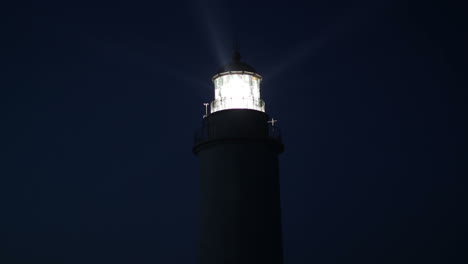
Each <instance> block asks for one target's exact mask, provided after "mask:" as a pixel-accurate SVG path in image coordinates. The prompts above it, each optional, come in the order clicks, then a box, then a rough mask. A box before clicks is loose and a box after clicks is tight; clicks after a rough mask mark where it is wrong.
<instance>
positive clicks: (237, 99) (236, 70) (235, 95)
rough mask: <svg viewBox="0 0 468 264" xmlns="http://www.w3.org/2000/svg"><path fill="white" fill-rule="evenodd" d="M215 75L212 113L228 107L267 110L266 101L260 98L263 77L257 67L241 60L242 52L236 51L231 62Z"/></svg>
mask: <svg viewBox="0 0 468 264" xmlns="http://www.w3.org/2000/svg"><path fill="white" fill-rule="evenodd" d="M218 72H219V73H218V74H216V75H215V76H213V84H214V88H215V89H214V90H215V91H214V92H215V96H214V101H213V102H211V107H210V108H211V113H214V112H217V111H221V110H227V109H252V110H257V111H261V112H265V102H263V100H262V99H261V98H260V83H261V81H262V77H261V76H260V75H258V74H257V73H256V72H255V69H254V68H253V67H252V66H250V65H248V64H246V63H243V62H241V61H240V54H239V53H238V52H235V53H234V56H233V60H232V62H231V63H229V64H227V65H225V66H223V67H222V68H221V69H220V70H219V71H218Z"/></svg>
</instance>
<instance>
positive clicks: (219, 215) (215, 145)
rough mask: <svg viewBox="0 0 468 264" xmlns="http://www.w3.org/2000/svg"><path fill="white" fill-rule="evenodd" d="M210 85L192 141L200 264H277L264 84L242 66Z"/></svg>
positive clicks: (276, 196)
mask: <svg viewBox="0 0 468 264" xmlns="http://www.w3.org/2000/svg"><path fill="white" fill-rule="evenodd" d="M240 59H241V57H240V55H239V53H238V52H235V53H234V56H233V59H232V62H230V63H229V64H227V65H225V66H223V67H222V68H221V69H220V70H219V71H218V73H217V74H216V75H215V76H214V77H213V83H214V101H213V102H211V104H210V111H209V113H208V111H207V115H205V116H204V118H203V123H202V128H201V130H200V131H198V132H197V133H196V136H195V144H194V147H193V152H194V153H195V154H196V155H197V156H198V157H199V160H200V169H201V170H200V176H201V239H200V255H199V257H200V260H199V262H200V264H263V263H265V264H267V263H268V264H281V263H282V262H283V255H282V239H281V212H280V189H279V172H278V165H279V164H278V155H279V154H280V153H282V152H283V144H282V142H281V136H280V134H279V130H278V128H277V126H276V124H275V122H276V120H274V119H271V120H270V118H269V116H268V115H267V114H266V113H265V103H264V102H263V100H262V99H261V97H260V83H261V81H262V77H261V76H260V75H259V74H258V73H257V72H256V71H255V69H254V68H253V67H251V66H250V65H248V64H246V63H243V62H241V60H240Z"/></svg>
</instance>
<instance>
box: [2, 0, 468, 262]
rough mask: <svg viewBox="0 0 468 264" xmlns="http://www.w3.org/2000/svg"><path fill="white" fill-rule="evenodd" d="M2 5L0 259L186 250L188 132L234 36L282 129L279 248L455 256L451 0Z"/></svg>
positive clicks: (191, 196)
mask: <svg viewBox="0 0 468 264" xmlns="http://www.w3.org/2000/svg"><path fill="white" fill-rule="evenodd" d="M0 12H1V13H2V16H1V21H2V37H1V39H2V41H1V47H2V48H1V51H0V55H1V62H2V63H1V65H2V66H1V67H2V68H1V70H2V71H1V72H2V81H1V82H0V86H1V87H0V89H1V94H0V102H1V109H0V110H1V125H0V127H1V131H2V134H3V135H2V139H3V140H2V141H1V142H0V143H1V145H0V147H1V156H0V158H1V167H0V177H1V182H0V186H1V187H0V188H1V193H0V195H1V196H0V198H1V200H0V201H1V203H0V206H1V208H0V210H1V211H0V263H196V262H197V246H198V244H197V243H198V239H199V230H198V228H199V219H198V217H199V211H198V210H199V175H198V163H197V158H196V157H195V156H194V155H193V154H192V153H191V147H192V143H193V132H194V130H195V129H196V128H198V127H199V126H200V122H201V118H202V115H203V114H204V106H203V105H202V103H204V102H209V101H211V100H212V98H213V87H212V84H211V77H212V76H213V75H214V74H215V73H216V70H217V69H218V67H219V66H221V65H222V64H224V63H225V62H227V61H228V60H229V57H230V54H231V51H232V47H233V43H234V41H235V39H237V40H238V42H239V43H240V51H241V54H242V56H243V60H244V61H246V62H248V63H249V64H251V65H253V66H254V67H255V68H256V69H257V71H258V72H259V73H260V74H261V75H262V76H263V77H264V81H263V83H262V97H263V99H264V100H265V101H266V109H267V112H268V113H269V114H270V115H271V116H272V117H274V118H275V119H278V120H279V125H280V126H281V128H282V131H283V138H284V142H285V145H286V151H285V153H284V154H283V155H282V156H281V195H282V210H283V233H284V254H285V263H289V264H293V263H294V264H299V263H465V261H466V258H465V257H466V256H465V252H464V251H465V250H466V242H467V241H466V235H465V234H466V217H465V216H464V214H465V211H466V205H465V204H464V203H462V200H463V199H462V194H463V193H462V192H463V191H464V190H463V187H462V180H463V178H462V177H463V176H466V163H467V147H466V146H467V145H466V143H467V140H466V139H467V138H466V134H467V130H466V129H465V125H466V121H467V117H466V115H465V114H464V111H465V110H466V101H467V96H466V92H465V90H466V87H467V85H466V84H467V82H466V58H467V56H466V55H467V54H466V47H467V45H466V44H467V43H466V41H465V40H464V38H465V37H466V27H464V26H463V22H464V16H465V14H466V12H465V10H462V9H461V4H460V5H455V4H454V3H451V2H443V1H441V2H440V3H438V2H431V1H424V2H423V1H421V2H415V1H336V0H333V1H302V2H301V1H278V2H274V1H243V0H241V1H199V0H197V1H187V2H182V1H172V2H171V1H148V2H146V3H139V2H135V1H109V2H90V3H85V2H82V1H80V2H71V1H61V2H55V3H52V2H45V1H35V2H34V3H24V2H12V3H10V4H9V6H2V8H1V11H0Z"/></svg>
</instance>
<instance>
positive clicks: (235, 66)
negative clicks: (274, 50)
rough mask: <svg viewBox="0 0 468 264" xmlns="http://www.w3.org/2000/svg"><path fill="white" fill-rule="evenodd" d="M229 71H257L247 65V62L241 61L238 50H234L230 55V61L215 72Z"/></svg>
mask: <svg viewBox="0 0 468 264" xmlns="http://www.w3.org/2000/svg"><path fill="white" fill-rule="evenodd" d="M231 71H246V72H251V73H257V71H256V70H255V68H254V67H252V66H250V65H248V64H247V63H244V62H241V55H240V54H239V52H238V51H235V52H234V54H233V55H232V61H231V62H229V63H228V64H226V65H224V66H222V67H221V68H219V70H218V72H217V73H218V74H219V73H223V72H231Z"/></svg>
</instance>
